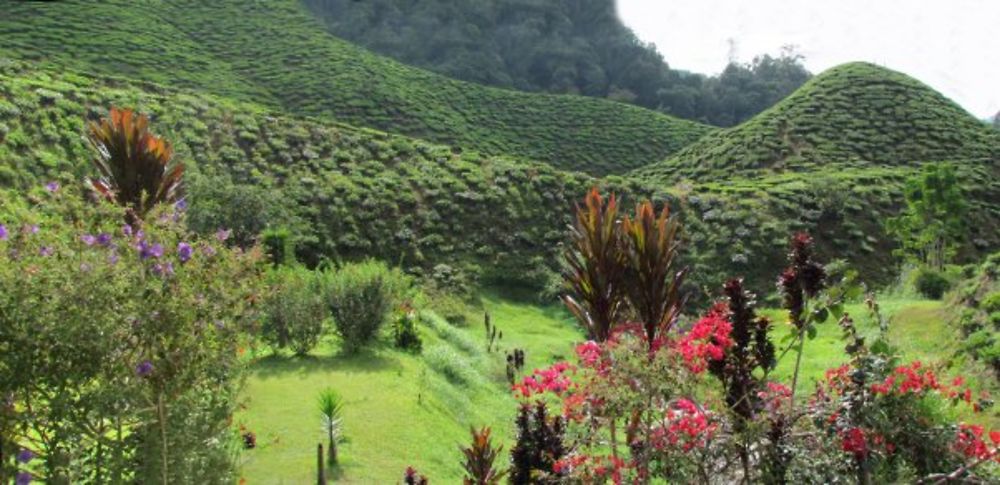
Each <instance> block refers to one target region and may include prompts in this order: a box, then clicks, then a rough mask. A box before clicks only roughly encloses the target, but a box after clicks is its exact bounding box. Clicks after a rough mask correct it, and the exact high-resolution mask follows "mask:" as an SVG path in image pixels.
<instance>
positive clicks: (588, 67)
mask: <svg viewBox="0 0 1000 485" xmlns="http://www.w3.org/2000/svg"><path fill="white" fill-rule="evenodd" d="M304 3H305V4H306V5H307V6H308V7H309V9H310V10H311V11H313V12H314V13H315V14H316V15H317V16H318V17H320V18H321V19H323V20H324V22H325V23H326V25H327V26H328V27H329V29H330V31H331V32H333V33H334V34H335V35H337V36H338V37H341V38H344V39H347V40H349V41H351V42H354V43H356V44H359V45H362V46H365V47H367V48H369V49H372V50H373V51H375V52H378V53H380V54H382V55H386V56H389V57H392V58H393V59H396V60H399V61H402V62H405V63H407V64H410V65H414V66H420V67H422V68H425V69H429V70H431V71H434V72H437V73H441V74H444V75H446V76H449V77H452V78H456V79H462V80H466V81H471V82H477V83H481V84H486V85H491V86H499V87H506V88H515V89H519V90H522V91H543V92H550V93H573V94H582V95H584V96H592V97H598V98H612V99H616V100H619V101H624V102H628V103H632V104H636V105H639V106H644V107H646V108H650V109H656V110H660V111H663V112H665V113H670V114H673V115H677V116H680V117H683V118H687V119H691V120H697V121H701V122H703V123H709V124H712V125H717V126H732V125H735V124H738V123H739V122H741V121H744V120H746V119H748V118H750V117H752V116H753V115H755V114H757V113H759V112H761V111H763V110H765V109H767V108H768V107H770V106H772V105H773V104H774V103H776V102H777V101H779V100H781V99H782V98H784V97H785V96H787V95H788V94H790V93H791V92H792V91H794V90H795V89H796V88H798V87H799V86H801V85H802V83H804V82H805V81H806V80H808V79H809V77H810V74H809V72H808V71H807V70H806V69H805V67H804V66H803V65H802V62H801V61H802V59H801V58H800V57H798V56H796V55H794V54H792V53H790V52H785V53H783V54H782V55H781V56H779V57H771V56H766V55H765V56H759V57H757V58H755V59H754V60H753V62H752V63H749V64H741V63H731V64H729V65H728V66H722V65H719V66H718V67H719V68H722V67H725V69H724V70H723V71H722V73H721V74H719V75H717V76H711V77H709V76H704V75H701V74H694V73H690V72H686V71H680V70H675V69H671V68H670V66H668V65H667V63H666V62H664V60H663V57H662V56H661V55H660V53H659V52H657V50H656V48H655V46H653V45H651V44H646V43H644V42H642V41H641V40H639V39H638V38H637V37H636V36H635V34H634V33H633V32H632V31H631V30H630V29H629V28H628V27H626V26H625V25H624V24H622V22H621V20H620V19H619V18H618V15H617V11H616V8H615V4H616V2H615V0H480V1H476V2H468V1H465V2H456V1H454V0H420V1H412V0H364V1H357V0H304ZM665 28H670V25H666V26H665ZM695 41H697V40H696V39H695Z"/></svg>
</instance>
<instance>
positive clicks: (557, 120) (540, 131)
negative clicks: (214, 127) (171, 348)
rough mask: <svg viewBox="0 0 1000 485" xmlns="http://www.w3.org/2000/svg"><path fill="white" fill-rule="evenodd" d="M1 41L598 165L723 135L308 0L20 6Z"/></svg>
mask: <svg viewBox="0 0 1000 485" xmlns="http://www.w3.org/2000/svg"><path fill="white" fill-rule="evenodd" d="M0 38H2V39H3V43H2V45H0V56H11V57H16V58H21V59H30V60H35V61H40V62H43V63H45V64H46V65H49V66H53V67H56V68H58V69H75V70H79V71H82V72H94V73H97V74H100V75H105V76H116V77H123V78H128V79H133V80H139V81H149V82H154V83H157V84H160V85H164V86H175V87H182V88H189V89H195V90H198V91H202V92H205V93H211V94H214V95H219V96H224V97H226V98H230V99H236V100H242V101H249V102H253V103H255V104H260V105H263V106H266V107H268V108H271V109H276V110H281V111H285V112H287V113H291V114H294V115H296V116H315V117H320V118H323V119H325V120H328V121H340V122H346V123H350V124H352V125H355V126H367V127H374V128H379V129H382V130H386V131H391V132H394V133H400V134H405V135H409V136H413V137H416V138H421V139H426V140H429V141H433V142H436V143H441V144H447V145H453V146H458V147H461V148H464V149H470V150H477V151H480V152H482V153H486V154H490V155H498V154H505V155H509V156H515V157H524V158H529V159H533V160H539V161H545V162H548V163H550V164H552V165H554V166H556V167H560V168H566V169H573V170H580V171H585V172H588V173H592V174H607V173H622V172H625V171H627V170H628V169H632V168H636V167H639V166H642V165H645V164H646V163H650V162H653V161H655V160H661V159H663V158H665V157H666V156H668V155H669V154H671V153H673V152H675V151H677V150H678V149H680V148H681V147H683V146H685V145H687V144H689V143H691V142H693V141H694V140H696V139H698V138H699V137H701V136H702V135H704V134H705V133H708V132H710V131H712V128H710V127H707V126H705V125H700V124H697V123H693V122H689V121H683V120H679V119H676V118H673V117H670V116H667V115H662V114H659V113H656V112H653V111H649V110H645V109H641V108H637V107H635V106H630V105H626V104H622V103H615V102H610V101H605V100H599V99H593V98H585V97H580V96H561V95H544V94H524V93H517V92H513V91H508V90H503V89H496V88H487V87H483V86H480V85H477V84H470V83H465V82H460V81H454V80H451V79H448V78H445V77H443V76H440V75H436V74H432V73H430V72H427V71H422V70H420V69H416V68H411V67H408V66H405V65H403V64H400V63H398V62H395V61H392V60H389V59H387V58H384V57H380V56H377V55H375V54H372V53H370V52H368V51H366V50H364V49H362V48H360V47H356V46H354V45H352V44H350V43H348V42H345V41H342V40H340V39H337V38H335V37H333V36H332V35H330V34H328V33H327V32H326V30H325V28H324V27H323V25H322V24H321V23H320V22H319V21H318V20H317V19H315V18H314V17H313V16H312V15H311V14H310V13H309V12H308V11H307V10H306V9H305V7H303V6H302V5H300V4H299V2H298V1H296V0H276V1H269V2H260V1H245V0H218V1H212V2H201V1H183V0H172V1H162V2H127V1H124V0H111V1H103V2H83V1H63V2H9V3H8V4H6V5H4V15H3V16H2V18H0Z"/></svg>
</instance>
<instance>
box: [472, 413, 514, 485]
mask: <svg viewBox="0 0 1000 485" xmlns="http://www.w3.org/2000/svg"><path fill="white" fill-rule="evenodd" d="M470 432H471V433H472V446H469V447H468V448H461V450H462V454H464V455H465V463H463V464H462V468H464V469H465V478H464V479H463V480H462V483H463V484H464V485H495V484H498V483H500V480H501V479H502V478H503V477H504V475H506V474H507V471H506V470H504V471H500V470H497V469H495V468H493V462H495V461H496V459H497V456H499V455H500V452H501V451H502V450H503V446H502V445H501V446H497V447H494V446H493V440H492V439H490V432H491V430H490V428H488V427H485V428H483V429H481V430H479V431H476V429H475V428H471V429H470Z"/></svg>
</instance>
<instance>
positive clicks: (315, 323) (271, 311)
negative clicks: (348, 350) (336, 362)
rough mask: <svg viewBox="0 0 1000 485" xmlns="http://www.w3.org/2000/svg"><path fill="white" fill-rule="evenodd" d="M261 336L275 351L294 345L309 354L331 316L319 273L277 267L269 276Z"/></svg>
mask: <svg viewBox="0 0 1000 485" xmlns="http://www.w3.org/2000/svg"><path fill="white" fill-rule="evenodd" d="M268 283H269V284H270V292H269V293H268V295H267V298H266V299H265V300H264V305H263V307H264V315H265V318H264V322H263V325H262V326H261V337H262V338H263V340H264V341H265V342H266V343H268V344H269V345H271V347H272V348H274V349H275V350H277V349H283V348H286V347H290V348H291V349H292V350H293V351H294V352H295V353H296V354H297V355H306V354H308V353H309V351H311V350H312V349H313V348H315V347H316V345H317V344H318V343H319V340H320V338H321V337H322V336H323V330H324V324H325V322H326V321H327V320H328V318H329V313H328V308H327V306H326V302H325V301H324V299H323V294H322V290H323V288H322V284H321V282H320V280H319V275H317V274H315V273H314V272H313V271H310V270H307V269H305V268H298V267H283V268H277V269H274V270H272V271H271V272H270V274H269V275H268Z"/></svg>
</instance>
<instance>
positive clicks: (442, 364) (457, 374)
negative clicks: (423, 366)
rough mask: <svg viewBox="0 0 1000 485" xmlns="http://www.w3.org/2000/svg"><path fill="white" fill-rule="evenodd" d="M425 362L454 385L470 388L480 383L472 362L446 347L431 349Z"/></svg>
mask: <svg viewBox="0 0 1000 485" xmlns="http://www.w3.org/2000/svg"><path fill="white" fill-rule="evenodd" d="M424 360H425V361H426V362H427V365H429V366H430V368H431V369H434V370H435V371H436V372H438V373H440V374H441V375H443V376H444V377H445V378H446V379H448V381H449V382H451V383H452V384H456V385H459V386H468V385H470V384H473V383H475V382H477V381H479V374H478V373H477V372H476V371H475V370H473V366H472V362H469V360H468V359H466V358H465V357H463V356H462V355H461V354H459V353H458V352H455V351H454V350H452V348H451V347H448V346H446V345H435V346H434V347H431V348H430V349H429V350H427V352H425V353H424Z"/></svg>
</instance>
